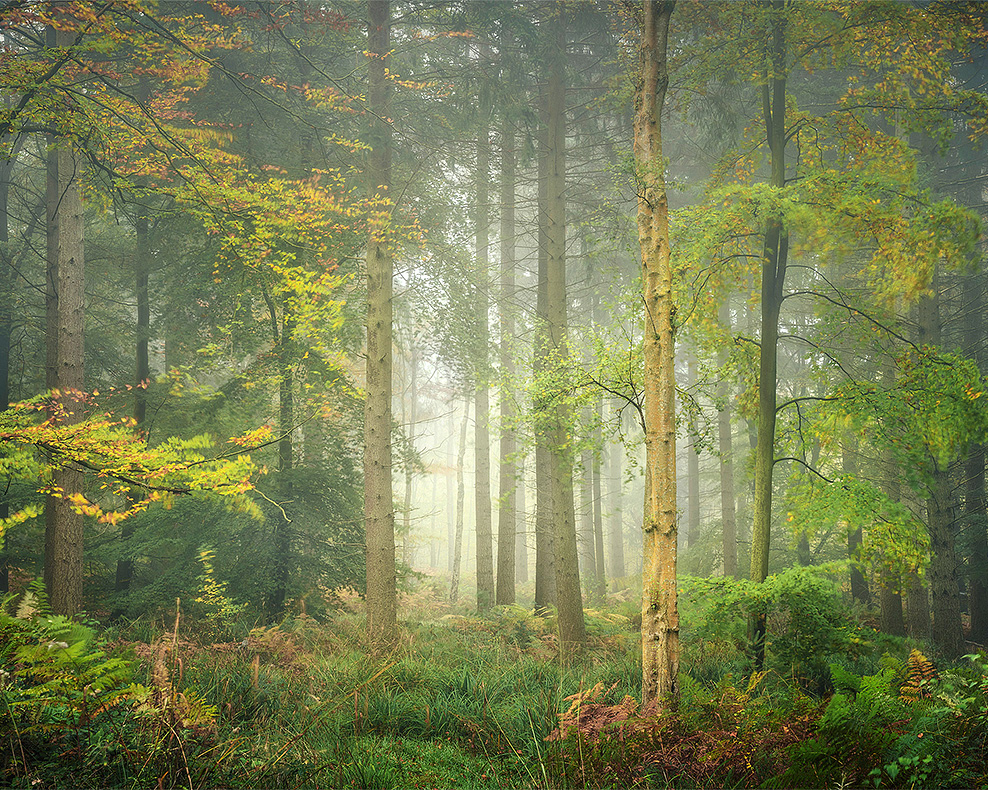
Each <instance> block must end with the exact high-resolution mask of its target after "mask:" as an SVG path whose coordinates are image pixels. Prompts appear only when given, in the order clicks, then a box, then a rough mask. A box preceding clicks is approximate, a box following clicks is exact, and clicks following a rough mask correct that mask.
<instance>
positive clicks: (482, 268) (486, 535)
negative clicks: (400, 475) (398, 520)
mask: <svg viewBox="0 0 988 790" xmlns="http://www.w3.org/2000/svg"><path fill="white" fill-rule="evenodd" d="M485 111H486V110H485ZM490 157H491V143H490V135H489V133H488V128H487V124H484V125H483V127H482V128H481V131H480V135H479V136H478V138H477V228H476V239H477V333H478V337H477V348H478V352H479V354H480V355H481V356H480V363H479V365H478V371H477V391H476V395H475V398H476V400H475V402H476V410H475V415H474V429H475V430H474V448H475V452H476V463H475V464H474V496H475V508H476V524H475V527H476V531H477V611H478V612H486V611H487V610H488V609H490V608H491V606H493V605H494V553H493V540H494V536H493V522H492V518H491V434H490V428H489V425H488V418H489V412H490V384H489V381H488V379H489V371H488V364H487V353H488V345H489V344H490V333H489V330H488V311H489V310H490V293H489V290H488V286H487V278H488V276H489V273H490V272H489V270H490V216H489V215H490V206H489V203H490Z"/></svg>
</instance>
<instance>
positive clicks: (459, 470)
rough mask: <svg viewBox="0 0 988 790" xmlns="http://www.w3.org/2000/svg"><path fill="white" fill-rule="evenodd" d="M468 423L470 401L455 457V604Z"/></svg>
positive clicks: (451, 593) (452, 588)
mask: <svg viewBox="0 0 988 790" xmlns="http://www.w3.org/2000/svg"><path fill="white" fill-rule="evenodd" d="M469 422H470V401H469V400H464V402H463V423H462V424H461V425H460V445H459V450H458V451H457V455H456V526H455V528H454V533H453V547H452V548H453V550H452V552H451V555H452V557H453V575H452V579H451V580H450V584H449V600H450V602H451V603H454V604H455V603H456V602H457V600H458V599H459V595H460V566H461V565H462V562H463V501H464V499H465V492H464V490H463V462H464V461H465V460H466V455H467V425H468V424H469Z"/></svg>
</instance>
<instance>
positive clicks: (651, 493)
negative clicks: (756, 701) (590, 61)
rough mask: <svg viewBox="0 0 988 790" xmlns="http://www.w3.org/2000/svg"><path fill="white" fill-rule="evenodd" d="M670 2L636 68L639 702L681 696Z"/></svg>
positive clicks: (647, 25)
mask: <svg viewBox="0 0 988 790" xmlns="http://www.w3.org/2000/svg"><path fill="white" fill-rule="evenodd" d="M673 6H674V3H673V2H670V1H669V0H645V3H644V9H643V11H644V29H643V31H642V41H641V74H640V76H639V80H640V81H639V83H638V85H637V86H636V91H635V142H634V155H635V174H636V181H637V182H638V188H637V191H638V195H639V198H638V240H639V244H640V246H641V256H642V283H643V289H644V290H643V297H644V305H645V325H644V339H645V350H644V357H645V360H644V361H645V505H644V513H643V529H644V536H643V559H642V707H643V708H650V707H655V706H663V705H667V704H675V700H676V699H677V698H678V696H679V678H678V676H679V611H678V608H677V601H676V541H677V530H676V411H675V409H676V405H675V396H676V382H675V323H674V316H675V311H674V304H673V273H672V263H671V260H670V249H669V204H668V200H667V197H666V186H665V174H664V172H663V170H664V168H665V162H664V159H663V156H662V127H661V113H662V105H663V103H664V102H665V96H666V90H667V88H668V86H669V74H668V63H667V60H666V52H667V44H668V36H669V18H670V16H671V15H672V10H673Z"/></svg>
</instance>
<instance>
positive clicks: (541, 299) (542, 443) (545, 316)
mask: <svg viewBox="0 0 988 790" xmlns="http://www.w3.org/2000/svg"><path fill="white" fill-rule="evenodd" d="M547 129H548V125H547V124H546V125H544V126H543V130H542V131H543V133H546V132H547ZM540 142H541V145H540V146H539V152H538V164H537V167H538V176H537V181H538V196H537V201H536V202H537V211H538V230H537V234H538V252H537V258H538V276H537V280H538V285H537V289H536V297H535V338H534V349H533V353H532V375H533V377H534V378H535V379H536V381H538V380H539V379H540V378H542V377H543V376H544V374H545V372H546V370H547V368H548V365H549V357H550V340H549V274H548V272H549V253H548V244H549V242H548V230H547V229H548V218H547V208H548V199H547V195H548V191H547V190H548V173H549V153H548V150H549V145H548V142H547V141H545V140H544V139H543V140H542V141H540ZM546 401H547V399H546V398H545V396H544V395H543V394H542V393H539V394H537V395H536V398H535V402H534V403H533V404H532V408H533V411H534V412H535V415H536V421H535V425H534V427H533V430H534V433H535V437H534V438H535V611H536V612H540V611H545V610H546V609H548V607H550V606H555V604H556V551H555V545H556V541H555V537H554V535H553V531H552V530H553V526H552V525H553V515H552V514H553V502H552V483H551V478H552V469H551V464H550V461H549V456H550V450H549V433H548V429H547V422H548V420H547V417H546V411H547V410H548V405H547V403H546Z"/></svg>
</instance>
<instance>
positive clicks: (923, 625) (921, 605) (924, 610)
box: [906, 571, 959, 639]
mask: <svg viewBox="0 0 988 790" xmlns="http://www.w3.org/2000/svg"><path fill="white" fill-rule="evenodd" d="M906 612H907V614H908V616H909V636H911V637H912V638H913V639H929V638H930V596H929V593H928V591H927V589H926V586H925V585H924V584H923V580H922V579H921V578H920V576H919V572H918V571H912V572H911V573H910V574H909V575H908V576H907V577H906ZM958 619H959V616H958Z"/></svg>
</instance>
